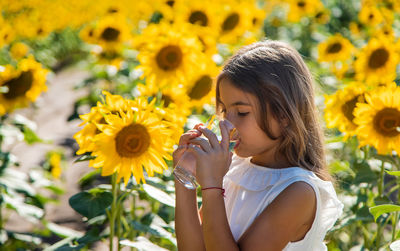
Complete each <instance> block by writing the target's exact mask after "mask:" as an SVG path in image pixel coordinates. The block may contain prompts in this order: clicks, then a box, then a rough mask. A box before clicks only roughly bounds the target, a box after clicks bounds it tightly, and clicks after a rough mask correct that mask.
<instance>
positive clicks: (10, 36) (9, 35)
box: [0, 19, 16, 48]
mask: <svg viewBox="0 0 400 251" xmlns="http://www.w3.org/2000/svg"><path fill="white" fill-rule="evenodd" d="M15 37H16V34H15V31H14V30H13V28H12V27H11V25H10V24H9V23H7V22H5V21H2V20H1V19H0V48H2V47H3V46H5V45H7V44H9V43H11V42H12V41H13V40H14V39H15Z"/></svg>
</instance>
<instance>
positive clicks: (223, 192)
mask: <svg viewBox="0 0 400 251" xmlns="http://www.w3.org/2000/svg"><path fill="white" fill-rule="evenodd" d="M207 189H220V190H221V194H222V196H224V197H225V189H223V188H222V187H205V188H202V189H201V191H203V190H207Z"/></svg>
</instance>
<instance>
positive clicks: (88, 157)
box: [74, 154, 96, 163]
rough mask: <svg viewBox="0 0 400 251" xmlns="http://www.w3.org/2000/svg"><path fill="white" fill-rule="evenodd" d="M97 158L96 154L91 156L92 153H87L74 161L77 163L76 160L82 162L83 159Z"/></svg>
mask: <svg viewBox="0 0 400 251" xmlns="http://www.w3.org/2000/svg"><path fill="white" fill-rule="evenodd" d="M95 158H96V156H91V155H89V154H85V155H82V156H80V157H79V158H77V159H76V160H75V161H74V163H76V162H82V161H87V160H91V159H95Z"/></svg>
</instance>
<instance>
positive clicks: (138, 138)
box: [115, 124, 150, 158]
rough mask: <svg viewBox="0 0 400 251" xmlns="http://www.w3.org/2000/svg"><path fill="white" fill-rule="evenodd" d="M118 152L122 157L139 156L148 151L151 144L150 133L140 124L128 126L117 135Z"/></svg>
mask: <svg viewBox="0 0 400 251" xmlns="http://www.w3.org/2000/svg"><path fill="white" fill-rule="evenodd" d="M115 146H116V150H117V153H118V154H119V155H120V156H121V157H127V158H132V157H137V156H140V155H141V154H143V153H144V152H146V150H147V149H148V148H149V146H150V135H149V133H148V132H147V130H146V128H145V127H144V126H142V125H140V124H132V125H129V126H126V127H124V128H122V129H121V131H119V132H118V134H117V136H116V137H115Z"/></svg>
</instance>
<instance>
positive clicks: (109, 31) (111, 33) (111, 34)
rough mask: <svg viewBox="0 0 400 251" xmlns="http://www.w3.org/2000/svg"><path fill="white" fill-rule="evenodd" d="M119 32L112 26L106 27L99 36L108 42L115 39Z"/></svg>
mask: <svg viewBox="0 0 400 251" xmlns="http://www.w3.org/2000/svg"><path fill="white" fill-rule="evenodd" d="M120 33H121V32H120V31H119V30H117V29H114V28H112V27H107V28H105V29H104V31H103V32H102V33H101V38H102V39H104V40H106V41H109V42H111V41H116V40H117V39H118V36H119V34H120Z"/></svg>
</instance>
